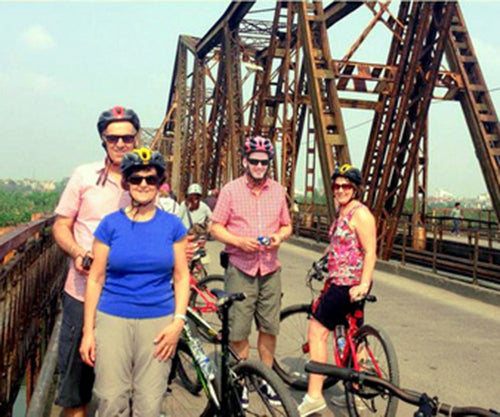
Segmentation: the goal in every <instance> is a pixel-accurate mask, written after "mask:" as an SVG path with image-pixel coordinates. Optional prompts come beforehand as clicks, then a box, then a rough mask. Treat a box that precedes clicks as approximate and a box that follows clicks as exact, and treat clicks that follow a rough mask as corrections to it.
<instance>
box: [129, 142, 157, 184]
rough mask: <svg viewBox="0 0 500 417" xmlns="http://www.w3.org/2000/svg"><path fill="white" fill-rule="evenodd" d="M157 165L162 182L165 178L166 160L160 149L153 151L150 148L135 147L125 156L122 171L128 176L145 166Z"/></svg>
mask: <svg viewBox="0 0 500 417" xmlns="http://www.w3.org/2000/svg"><path fill="white" fill-rule="evenodd" d="M151 166H152V167H155V168H156V173H157V174H158V177H159V178H160V182H162V181H163V180H164V179H165V160H164V159H163V156H161V153H160V152H158V151H151V150H150V149H148V148H140V149H134V150H133V151H132V152H130V153H127V154H125V155H124V156H123V159H122V163H121V171H122V174H123V176H124V177H125V178H128V177H129V176H130V175H132V174H133V173H134V172H136V171H140V170H141V169H144V168H149V167H151Z"/></svg>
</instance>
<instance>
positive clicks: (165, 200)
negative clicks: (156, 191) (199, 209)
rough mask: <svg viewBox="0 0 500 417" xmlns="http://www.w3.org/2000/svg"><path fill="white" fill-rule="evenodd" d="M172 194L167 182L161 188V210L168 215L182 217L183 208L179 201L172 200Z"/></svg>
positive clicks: (159, 200) (159, 199)
mask: <svg viewBox="0 0 500 417" xmlns="http://www.w3.org/2000/svg"><path fill="white" fill-rule="evenodd" d="M170 193H171V189H170V185H169V184H168V183H166V182H165V183H163V184H162V185H161V186H160V197H159V198H158V203H159V204H160V208H161V209H163V211H166V212H167V213H170V214H175V215H176V216H177V217H180V212H181V208H180V206H179V204H178V203H177V201H175V200H174V199H173V198H172V196H171V194H170Z"/></svg>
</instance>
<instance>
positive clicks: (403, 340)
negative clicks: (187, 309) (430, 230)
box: [52, 242, 500, 417]
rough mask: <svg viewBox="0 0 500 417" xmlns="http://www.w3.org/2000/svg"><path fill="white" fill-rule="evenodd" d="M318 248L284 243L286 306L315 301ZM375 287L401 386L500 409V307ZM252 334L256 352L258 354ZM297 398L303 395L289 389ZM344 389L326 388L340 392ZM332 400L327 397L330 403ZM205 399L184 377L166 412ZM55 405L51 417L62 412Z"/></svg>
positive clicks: (404, 408) (392, 283)
mask: <svg viewBox="0 0 500 417" xmlns="http://www.w3.org/2000/svg"><path fill="white" fill-rule="evenodd" d="M208 247H209V257H210V259H211V262H210V264H209V272H211V273H221V272H222V271H221V269H220V267H219V266H218V262H217V261H218V252H219V250H220V249H221V245H220V244H219V243H217V242H209V243H208ZM317 258H318V252H314V251H312V250H308V249H304V248H301V247H297V246H294V245H290V244H285V245H284V246H283V248H282V249H281V253H280V259H281V262H282V264H283V270H282V279H283V289H284V297H283V306H287V305H292V304H296V303H304V302H308V301H310V295H309V291H307V290H305V286H304V276H305V273H306V271H307V269H308V268H309V266H310V265H311V262H312V261H313V260H315V259H317ZM374 281H375V287H374V293H375V294H376V295H377V297H378V299H379V302H378V303H375V305H370V306H367V312H366V314H367V322H369V323H370V324H376V325H379V326H381V327H383V328H384V329H385V330H386V332H387V333H388V334H389V335H390V337H391V340H392V341H393V343H394V345H395V348H396V352H397V354H398V360H399V368H400V375H401V377H400V379H401V385H402V386H403V387H405V388H412V389H415V390H421V391H425V392H427V393H428V394H429V395H431V396H434V395H438V396H439V398H440V399H441V400H443V401H444V402H447V403H454V404H455V405H477V406H482V407H493V408H497V409H500V401H499V400H498V395H497V394H498V391H497V387H498V385H497V383H498V381H497V376H498V375H499V374H500V361H498V360H496V358H497V357H498V346H499V345H500V333H499V332H498V328H499V326H500V314H499V313H500V308H499V307H496V306H492V305H489V304H485V303H482V302H480V301H477V300H470V299H467V298H465V297H462V296H459V295H456V294H453V293H450V292H447V291H445V290H442V289H439V288H435V287H431V286H427V285H424V284H422V283H418V282H414V281H410V280H408V279H405V278H402V277H398V276H396V275H392V274H387V273H383V272H380V271H376V273H375V277H374ZM255 345H256V343H255V338H253V339H252V340H251V347H252V348H251V356H252V357H257V352H256V349H255ZM291 392H292V395H293V396H294V398H295V399H296V400H297V401H300V399H301V397H302V395H303V393H301V392H297V391H294V390H292V391H291ZM340 393H341V387H332V388H330V389H329V390H328V391H326V392H325V393H324V394H325V398H326V399H327V400H328V399H329V398H330V397H331V396H332V394H340ZM328 403H329V402H328ZM205 404H206V399H205V397H204V394H203V393H202V394H200V395H199V396H193V395H191V394H190V393H189V392H187V391H186V390H185V389H184V388H183V387H182V386H181V385H179V383H174V385H173V387H172V393H170V394H167V395H166V397H165V402H164V411H165V414H166V415H167V416H186V417H189V416H198V415H199V414H200V412H201V411H202V409H203V407H204V405H205ZM414 411H415V410H413V409H412V408H411V407H410V406H408V405H406V404H400V406H399V410H398V414H397V415H398V417H400V416H403V417H404V416H410V415H413V412H414ZM58 415H59V410H56V409H55V408H54V410H53V413H52V416H54V417H55V416H58ZM334 415H335V416H337V417H343V416H347V411H346V410H345V409H343V408H338V407H335V406H333V405H332V404H331V403H329V404H328V408H327V409H326V410H324V411H323V412H322V413H319V414H317V416H321V417H331V416H334Z"/></svg>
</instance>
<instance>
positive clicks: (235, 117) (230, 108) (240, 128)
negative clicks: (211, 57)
mask: <svg viewBox="0 0 500 417" xmlns="http://www.w3.org/2000/svg"><path fill="white" fill-rule="evenodd" d="M237 38H238V33H237V29H233V30H231V29H230V28H229V26H228V25H226V26H225V27H224V39H223V48H222V49H223V56H222V59H223V64H224V66H225V69H226V71H225V74H226V79H225V84H226V91H227V96H226V99H227V102H226V104H227V106H226V117H227V128H228V140H229V146H228V150H229V152H228V153H227V157H228V158H227V164H228V166H229V172H230V173H231V176H230V177H227V178H226V182H227V181H228V180H230V179H231V178H236V177H237V176H239V174H240V173H241V169H242V168H241V162H240V160H241V149H242V146H243V140H244V133H245V132H244V118H243V100H242V91H241V71H240V49H239V45H238V42H237ZM229 172H228V173H229Z"/></svg>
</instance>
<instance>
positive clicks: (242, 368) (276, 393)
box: [231, 360, 299, 417]
mask: <svg viewBox="0 0 500 417" xmlns="http://www.w3.org/2000/svg"><path fill="white" fill-rule="evenodd" d="M232 373H233V374H234V376H235V378H234V380H233V383H234V384H235V385H236V386H237V387H239V388H238V392H239V393H240V392H242V391H243V389H244V388H242V387H245V388H246V389H247V393H248V405H247V406H246V407H245V408H244V409H245V415H247V416H248V415H250V416H289V417H298V416H299V412H298V410H297V403H296V402H295V400H294V399H293V397H292V394H291V393H290V391H289V390H288V389H287V388H286V387H285V385H283V382H282V381H281V380H280V379H279V378H278V376H277V375H276V374H275V373H274V372H273V371H272V370H271V369H270V368H268V367H267V366H265V365H264V364H263V363H262V362H258V361H254V360H245V361H241V362H239V363H238V364H236V365H235V366H234V367H232ZM269 387H270V388H271V389H269ZM240 398H241V397H240ZM240 403H241V402H240ZM231 409H232V410H233V411H234V410H238V409H239V407H238V405H236V406H233V407H231Z"/></svg>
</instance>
